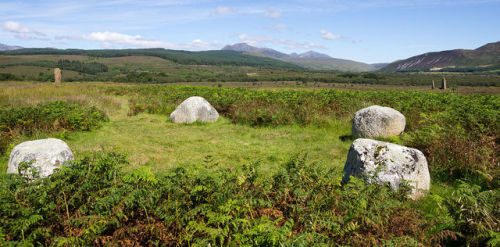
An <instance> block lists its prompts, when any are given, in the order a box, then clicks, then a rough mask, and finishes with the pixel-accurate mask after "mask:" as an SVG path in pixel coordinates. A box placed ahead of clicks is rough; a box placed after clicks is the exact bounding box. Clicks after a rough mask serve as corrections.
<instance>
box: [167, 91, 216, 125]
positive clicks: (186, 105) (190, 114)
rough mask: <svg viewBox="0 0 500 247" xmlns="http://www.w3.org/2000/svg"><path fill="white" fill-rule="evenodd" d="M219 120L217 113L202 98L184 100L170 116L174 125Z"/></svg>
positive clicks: (194, 97) (195, 97)
mask: <svg viewBox="0 0 500 247" xmlns="http://www.w3.org/2000/svg"><path fill="white" fill-rule="evenodd" d="M218 118H219V113H218V112H217V110H215V108H214V107H213V106H212V105H210V103H209V102H208V101H207V100H205V99H204V98H202V97H199V96H193V97H189V98H187V99H186V100H184V101H183V102H182V103H181V104H180V105H179V106H177V108H176V109H175V111H173V112H172V113H171V114H170V120H172V122H174V123H194V122H196V121H198V122H201V123H213V122H215V121H217V119H218Z"/></svg>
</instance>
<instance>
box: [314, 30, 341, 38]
mask: <svg viewBox="0 0 500 247" xmlns="http://www.w3.org/2000/svg"><path fill="white" fill-rule="evenodd" d="M319 32H320V33H321V34H322V35H321V38H323V39H328V40H336V39H340V38H341V36H340V35H336V34H333V33H330V32H328V31H326V30H324V29H323V30H321V31H319Z"/></svg>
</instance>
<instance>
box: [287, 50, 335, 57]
mask: <svg viewBox="0 0 500 247" xmlns="http://www.w3.org/2000/svg"><path fill="white" fill-rule="evenodd" d="M290 56H292V57H305V58H331V57H330V56H328V55H326V54H323V53H319V52H315V51H308V52H304V53H300V54H297V53H292V54H290Z"/></svg>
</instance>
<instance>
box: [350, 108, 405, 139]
mask: <svg viewBox="0 0 500 247" xmlns="http://www.w3.org/2000/svg"><path fill="white" fill-rule="evenodd" d="M405 125H406V119H405V116H404V115H403V114H401V112H399V111H396V110H394V109H392V108H390V107H383V106H378V105H373V106H370V107H367V108H364V109H361V110H359V111H358V112H356V114H355V115H354V118H353V120H352V135H353V136H355V137H365V138H377V137H390V136H397V135H400V134H401V133H403V131H404V130H405Z"/></svg>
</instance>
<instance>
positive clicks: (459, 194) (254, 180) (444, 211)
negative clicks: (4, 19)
mask: <svg viewBox="0 0 500 247" xmlns="http://www.w3.org/2000/svg"><path fill="white" fill-rule="evenodd" d="M191 95H200V96H203V97H205V98H206V99H207V100H209V101H210V102H211V103H212V105H214V107H216V108H217V109H218V110H220V113H221V115H223V116H224V117H222V116H221V117H220V118H219V120H218V121H217V122H216V123H211V124H200V123H195V124H174V123H172V122H170V121H169V119H168V114H169V113H170V112H171V110H172V109H173V108H175V106H176V105H177V104H178V103H179V102H180V101H182V100H183V99H185V98H186V97H188V96H191ZM55 100H65V101H67V102H70V103H77V104H81V105H83V106H97V107H98V108H99V109H102V110H103V111H104V112H105V113H106V115H107V116H109V119H110V121H108V122H105V123H103V124H102V127H101V128H98V129H93V130H92V131H80V132H66V131H62V132H50V134H48V133H49V132H46V131H45V132H43V131H42V132H35V133H34V134H33V135H31V136H22V135H21V136H18V135H16V136H15V138H14V142H13V143H12V146H14V145H16V144H18V143H21V142H23V141H26V140H33V139H40V138H47V137H55V138H60V139H63V140H65V141H66V142H67V143H68V144H69V146H70V147H71V149H72V151H73V153H74V154H75V156H76V159H77V160H78V159H82V161H77V162H80V163H79V164H80V165H76V166H75V167H76V168H75V167H73V168H68V169H67V170H66V171H65V173H64V174H61V173H56V174H55V175H53V176H52V177H51V178H50V179H51V180H53V181H52V182H53V183H52V182H51V183H52V184H51V185H47V184H45V186H47V188H51V189H52V190H51V191H48V192H47V190H43V191H41V190H39V188H38V186H39V185H37V184H33V183H21V182H22V181H21V180H20V179H19V178H18V177H17V176H8V175H7V176H6V175H3V176H0V178H1V179H3V180H2V182H1V183H0V185H2V186H4V187H3V188H5V189H3V190H0V201H2V203H1V204H2V205H3V206H2V207H0V216H1V217H0V220H3V221H2V225H1V226H0V242H1V240H2V236H7V238H10V239H13V240H15V241H20V240H21V237H19V236H17V235H19V234H20V233H19V232H21V233H22V232H23V231H24V232H25V233H26V234H28V233H30V232H31V233H30V235H29V236H30V237H29V239H31V240H28V241H32V242H35V240H34V239H39V240H40V239H50V238H52V239H51V240H49V241H47V240H45V241H46V243H54V242H52V241H56V242H57V243H63V242H64V241H69V242H67V243H70V242H71V241H76V240H78V241H86V243H97V242H96V241H108V240H110V241H111V240H112V241H118V240H119V239H121V238H127V239H128V240H130V239H134V238H135V240H136V241H137V243H143V244H145V243H147V242H146V241H147V240H151V239H158V238H160V235H161V236H166V235H163V231H165V232H168V233H169V236H168V238H169V239H171V240H172V241H176V243H178V244H180V245H183V244H184V245H185V244H196V243H199V244H200V245H201V246H206V245H207V243H212V244H215V243H217V242H219V243H221V245H223V243H225V244H226V245H228V243H229V242H230V241H235V242H232V243H233V244H235V245H237V243H245V242H246V241H250V240H252V241H254V240H257V239H259V238H261V237H263V238H264V239H267V240H266V241H267V242H266V241H264V242H262V243H267V244H262V245H265V246H269V245H278V244H277V243H278V242H280V243H290V244H292V243H293V244H298V243H301V242H302V243H303V245H304V246H310V245H313V244H314V243H316V244H319V243H330V244H331V243H332V241H333V242H335V243H337V244H348V245H352V246H359V245H367V246H371V245H380V246H382V245H384V244H387V245H393V246H407V245H411V243H415V241H418V242H420V243H421V244H422V245H425V246H427V245H431V243H435V244H437V243H440V244H444V245H453V244H454V241H457V243H472V244H471V246H476V245H477V246H480V245H481V244H482V245H485V244H486V242H487V241H489V242H490V245H491V246H495V245H494V243H495V241H497V242H498V237H495V236H496V235H495V234H496V232H498V218H499V217H498V209H497V207H495V203H494V202H495V199H496V198H498V194H499V192H500V191H499V190H498V183H497V182H495V181H498V180H497V178H498V172H497V171H496V169H495V165H496V164H494V162H492V160H493V161H494V160H497V157H498V155H496V154H494V150H497V144H496V143H498V142H495V140H498V126H497V125H498V124H497V123H498V121H497V120H498V110H497V109H499V108H498V106H499V103H500V102H498V97H497V96H478V95H472V96H459V95H456V94H444V93H442V94H435V93H434V94H428V93H424V92H403V91H371V92H370V91H350V90H349V91H338V90H321V91H312V90H279V91H278V90H273V91H271V90H249V89H228V88H210V87H181V86H154V87H153V86H139V85H128V84H109V83H63V85H61V86H54V85H53V84H51V83H36V84H32V83H26V82H7V83H0V106H5V107H6V108H10V107H16V108H17V107H23V106H27V105H28V106H32V105H37V104H39V103H43V102H52V101H55ZM374 103H376V104H381V105H387V106H392V107H394V108H396V109H398V110H401V111H402V112H403V113H404V114H405V116H407V124H408V125H407V129H406V134H405V135H403V136H402V137H401V138H395V139H390V140H389V141H398V142H401V143H402V144H403V145H408V146H411V147H417V148H418V149H420V150H424V151H426V152H427V153H426V157H427V160H428V161H429V168H430V169H431V176H432V187H431V191H430V193H429V195H428V196H426V197H424V198H423V199H421V200H420V201H418V202H413V201H407V200H406V199H404V198H403V197H401V196H400V195H399V194H398V193H394V192H391V191H390V190H389V189H388V187H384V186H368V185H365V184H364V183H363V182H362V181H361V180H360V181H357V180H354V182H351V183H348V184H347V185H344V186H342V185H341V184H340V180H341V177H342V167H343V165H344V162H345V158H346V156H347V153H348V149H349V146H350V145H351V143H352V141H353V138H352V137H350V133H351V129H350V128H351V124H350V118H351V117H352V115H353V113H354V112H355V111H357V110H358V109H359V108H361V107H364V106H366V105H370V104H374ZM129 104H132V105H131V106H135V107H136V108H137V109H136V111H133V113H134V114H136V115H133V116H129V115H130V113H131V112H130V107H129ZM325 106H332V107H325ZM132 108H133V107H132ZM142 108H144V109H142ZM140 109H142V110H140ZM147 112H149V113H147ZM152 113H155V114H152ZM268 115H269V116H273V117H274V116H278V118H276V119H274V118H273V119H274V120H275V121H274V120H273V121H271V122H266V121H263V120H262V119H265V118H266V117H267V116H268ZM255 116H261V117H262V119H260V118H255ZM259 119H260V120H259ZM235 120H238V121H235ZM319 120H321V121H319ZM234 122H238V123H234ZM252 126H254V127H252ZM114 152H116V153H123V154H125V155H127V160H128V161H129V162H125V161H124V160H122V158H119V157H121V155H118V156H116V155H115V154H113V153H114ZM8 153H9V152H7V154H5V155H3V156H1V157H0V174H3V173H5V171H6V168H7V162H8ZM304 154H307V159H302V158H301V157H303V155H304ZM95 156H96V157H101V158H97V159H94V158H90V159H89V157H95ZM294 157H298V158H296V159H293V158H294ZM256 162H257V163H259V165H255V164H256ZM115 169H116V170H115ZM254 169H255V170H254ZM91 170H92V172H91V173H88V172H87V171H89V172H90V171H91ZM450 170H451V171H453V174H451V173H450V172H449V171H450ZM116 174H118V175H116ZM478 174H479V175H481V174H482V175H484V176H485V178H480V177H479V178H478V176H477V175H478ZM490 174H491V175H490ZM58 176H59V177H58ZM89 176H91V177H90V178H89ZM489 177H491V180H490V178H489ZM75 179H76V180H75ZM47 181H48V180H47ZM75 181H76V182H75ZM462 181H466V183H464V182H462ZM42 183H45V182H42ZM61 185H64V186H61ZM481 186H482V187H481ZM6 188H8V189H6ZM11 190H12V191H28V192H29V193H22V194H21V193H9V192H10V191H11ZM65 191H66V193H65ZM42 192H43V193H42ZM37 193H38V194H37ZM403 193H404V192H403ZM68 195H69V197H67V196H68ZM19 205H21V206H19ZM68 205H69V206H68ZM2 210H3V211H2ZM228 216H229V218H227V217H228ZM2 217H3V218H2ZM281 217H282V218H281ZM95 219H100V221H97V222H96V221H95ZM270 220H272V221H270ZM3 222H6V223H5V224H3ZM19 225H22V227H23V228H19V227H17V226H19ZM96 227H97V228H96ZM100 227H102V228H100ZM144 227H146V228H147V229H150V231H149V232H148V231H146V232H144V231H142V230H140V229H145V228H144ZM24 228H26V230H23V229H24ZM16 229H17V230H16ZM47 229H51V230H47ZM99 229H100V230H99ZM138 229H139V230H138ZM16 231H17V232H16ZM45 231H46V232H45ZM41 232H44V233H43V234H46V235H40V233H41ZM2 234H3V235H2ZM5 234H7V235H5ZM23 234H24V233H23ZM135 234H137V236H136V235H135ZM158 234H160V235H158ZM242 234H243V235H242ZM56 236H57V237H56ZM75 236H76V237H75ZM59 237H62V238H59ZM276 237H279V238H280V240H279V241H278V240H277V238H276ZM23 239H24V235H23ZM72 239H73V240H72ZM141 239H142V240H141ZM39 240H37V241H39ZM270 240H272V241H271V242H272V243H274V244H271V242H269V241H270ZM164 241H165V239H164ZM276 241H278V242H276ZM72 243H74V244H76V242H72ZM81 243H83V242H81ZM103 243H104V242H103ZM114 243H117V244H118V243H119V242H114ZM253 243H254V244H255V243H256V242H255V241H254V242H253ZM362 243H364V244H362ZM492 243H493V244H492ZM0 245H1V244H0Z"/></svg>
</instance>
